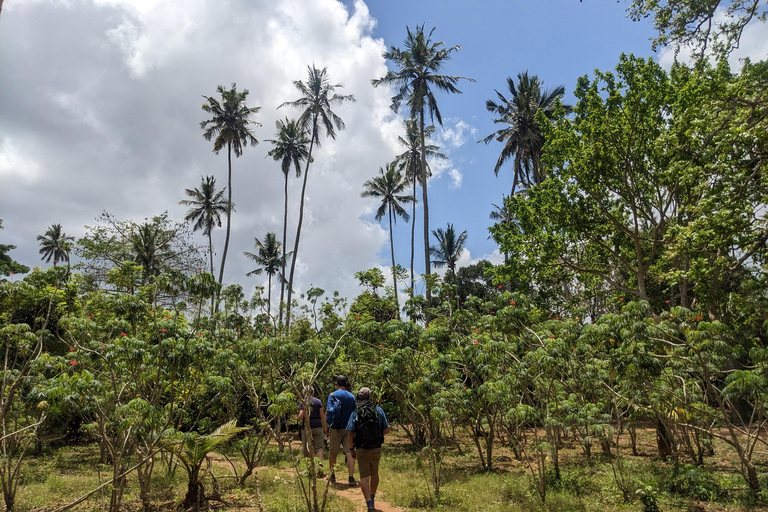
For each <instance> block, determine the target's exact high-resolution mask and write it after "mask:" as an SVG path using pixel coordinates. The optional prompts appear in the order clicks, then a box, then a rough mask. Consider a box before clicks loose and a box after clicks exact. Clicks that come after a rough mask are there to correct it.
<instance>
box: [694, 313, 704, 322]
mask: <svg viewBox="0 0 768 512" xmlns="http://www.w3.org/2000/svg"><path fill="white" fill-rule="evenodd" d="M702 318H704V317H702V316H701V315H699V316H697V317H696V321H697V322H701V319H702Z"/></svg>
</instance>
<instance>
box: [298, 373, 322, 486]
mask: <svg viewBox="0 0 768 512" xmlns="http://www.w3.org/2000/svg"><path fill="white" fill-rule="evenodd" d="M305 401H306V403H307V404H308V405H309V408H310V413H309V418H308V419H309V421H308V422H307V421H306V420H305V417H306V415H305V414H304V403H305ZM297 419H298V422H299V425H300V426H299V428H300V429H301V430H300V432H301V442H302V445H303V447H304V456H305V457H311V456H312V451H313V450H314V454H315V457H317V458H318V459H320V468H319V471H318V473H317V476H318V478H323V476H324V475H323V444H324V443H325V437H326V434H327V432H328V425H327V423H326V416H325V410H324V409H323V403H322V402H321V401H320V399H318V398H315V396H314V395H313V394H312V386H306V387H305V388H304V400H300V401H299V417H298V418H297ZM306 423H308V425H307V424H306ZM307 427H309V429H307Z"/></svg>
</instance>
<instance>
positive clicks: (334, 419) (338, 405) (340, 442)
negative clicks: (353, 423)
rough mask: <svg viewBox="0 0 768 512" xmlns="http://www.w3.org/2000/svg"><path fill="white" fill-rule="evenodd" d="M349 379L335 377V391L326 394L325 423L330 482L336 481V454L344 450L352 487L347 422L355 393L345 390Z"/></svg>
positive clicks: (352, 465)
mask: <svg viewBox="0 0 768 512" xmlns="http://www.w3.org/2000/svg"><path fill="white" fill-rule="evenodd" d="M348 386H349V379H347V377H346V376H344V375H339V376H338V377H336V387H337V389H336V391H334V392H333V393H331V394H329V395H328V403H327V412H328V414H327V416H326V419H327V423H328V427H329V432H330V435H329V436H328V450H329V455H328V465H329V466H330V467H331V470H330V471H331V476H330V480H331V482H332V483H333V482H336V472H335V471H336V456H337V455H338V454H339V450H340V449H343V450H344V456H345V457H346V462H347V470H348V471H349V480H348V482H349V486H350V487H354V486H355V485H356V484H357V482H355V459H354V458H353V457H352V456H351V455H350V448H349V441H348V433H347V423H349V417H350V416H351V415H352V413H354V412H355V407H357V405H356V402H355V395H353V394H352V393H350V392H349V391H347V389H346V388H347V387H348Z"/></svg>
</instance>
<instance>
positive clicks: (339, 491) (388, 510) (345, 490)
mask: <svg viewBox="0 0 768 512" xmlns="http://www.w3.org/2000/svg"><path fill="white" fill-rule="evenodd" d="M328 492H335V493H336V495H337V496H341V497H342V498H345V499H348V500H349V501H351V502H352V503H354V504H355V507H356V508H355V510H357V512H366V511H367V510H368V509H367V508H366V506H365V501H363V493H362V491H361V490H360V484H359V483H358V484H357V485H356V486H355V487H350V486H348V485H347V484H345V483H338V482H337V483H335V484H331V488H330V489H329V490H328ZM382 498H384V496H383V495H381V494H377V495H376V511H377V512H402V511H403V510H404V509H402V508H400V507H396V506H394V505H390V504H389V503H387V502H386V501H384V500H383V499H382Z"/></svg>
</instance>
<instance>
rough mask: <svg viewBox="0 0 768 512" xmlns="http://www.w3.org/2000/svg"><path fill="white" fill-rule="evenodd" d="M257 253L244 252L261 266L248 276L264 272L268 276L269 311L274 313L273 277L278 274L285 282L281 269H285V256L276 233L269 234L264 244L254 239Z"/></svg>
mask: <svg viewBox="0 0 768 512" xmlns="http://www.w3.org/2000/svg"><path fill="white" fill-rule="evenodd" d="M253 243H254V247H255V248H256V253H255V254H254V253H252V252H247V251H245V252H243V254H245V255H246V256H248V258H250V259H251V260H253V261H254V262H256V264H257V265H260V267H259V268H257V269H254V270H251V271H250V272H248V273H247V274H245V275H247V276H260V275H261V273H262V272H265V273H266V274H267V311H270V312H271V311H272V276H274V275H275V274H277V276H278V277H279V278H280V280H281V281H282V280H283V274H282V273H280V269H281V268H284V262H285V255H284V254H283V255H282V256H281V255H280V242H278V241H277V236H276V235H275V234H274V233H267V236H266V237H264V241H263V242H262V241H261V240H259V239H258V238H255V237H254V239H253Z"/></svg>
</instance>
